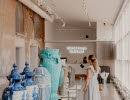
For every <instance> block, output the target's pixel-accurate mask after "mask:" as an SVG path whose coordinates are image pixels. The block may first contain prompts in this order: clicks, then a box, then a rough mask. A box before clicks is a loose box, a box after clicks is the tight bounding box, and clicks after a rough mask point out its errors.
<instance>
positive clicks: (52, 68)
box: [40, 49, 61, 100]
mask: <svg viewBox="0 0 130 100" xmlns="http://www.w3.org/2000/svg"><path fill="white" fill-rule="evenodd" d="M60 57H61V54H60V52H59V50H58V49H44V50H42V52H41V54H40V64H41V65H42V66H44V67H45V68H46V69H47V70H48V71H49V73H50V74H51V98H50V100H58V94H57V91H58V86H59V79H60V73H61V60H60Z"/></svg>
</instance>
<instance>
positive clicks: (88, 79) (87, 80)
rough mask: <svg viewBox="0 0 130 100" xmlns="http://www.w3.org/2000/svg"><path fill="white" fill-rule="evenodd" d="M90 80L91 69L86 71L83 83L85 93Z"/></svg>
mask: <svg viewBox="0 0 130 100" xmlns="http://www.w3.org/2000/svg"><path fill="white" fill-rule="evenodd" d="M90 78H91V69H87V78H86V82H85V87H84V91H86V89H87V87H88V84H89V81H90Z"/></svg>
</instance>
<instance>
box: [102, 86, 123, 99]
mask: <svg viewBox="0 0 130 100" xmlns="http://www.w3.org/2000/svg"><path fill="white" fill-rule="evenodd" d="M101 98H102V100H121V98H120V96H119V94H118V93H117V91H116V89H115V87H114V86H113V85H112V84H107V85H106V86H104V90H103V91H102V92H101Z"/></svg>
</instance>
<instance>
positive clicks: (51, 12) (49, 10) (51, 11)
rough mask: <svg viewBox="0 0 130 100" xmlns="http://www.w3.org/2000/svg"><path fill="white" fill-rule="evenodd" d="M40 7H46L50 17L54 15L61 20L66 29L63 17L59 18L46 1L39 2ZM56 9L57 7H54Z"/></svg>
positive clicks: (40, 0) (39, 0)
mask: <svg viewBox="0 0 130 100" xmlns="http://www.w3.org/2000/svg"><path fill="white" fill-rule="evenodd" d="M50 1H51V2H52V4H53V5H55V4H54V1H53V0H50ZM38 5H39V6H43V5H44V6H45V7H46V10H47V13H48V14H49V15H50V16H52V15H54V16H55V18H56V19H59V20H60V21H61V22H62V23H63V24H62V27H65V26H66V23H65V21H64V20H63V19H62V18H61V17H59V16H58V15H57V13H56V12H55V11H54V10H52V9H51V8H50V7H49V6H48V5H47V4H46V2H45V0H44V1H43V0H38ZM54 7H56V6H54Z"/></svg>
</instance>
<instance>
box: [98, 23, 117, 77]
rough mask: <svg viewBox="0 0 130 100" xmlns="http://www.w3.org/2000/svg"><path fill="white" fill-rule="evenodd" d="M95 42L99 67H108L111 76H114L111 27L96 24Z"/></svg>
mask: <svg viewBox="0 0 130 100" xmlns="http://www.w3.org/2000/svg"><path fill="white" fill-rule="evenodd" d="M97 40H99V41H101V42H97V44H96V46H97V48H96V50H97V51H96V54H97V58H98V60H99V65H100V66H109V67H110V68H111V74H112V75H115V61H114V60H115V50H114V43H113V42H112V41H113V40H114V37H113V26H112V25H110V24H106V25H105V26H104V24H103V22H97Z"/></svg>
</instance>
